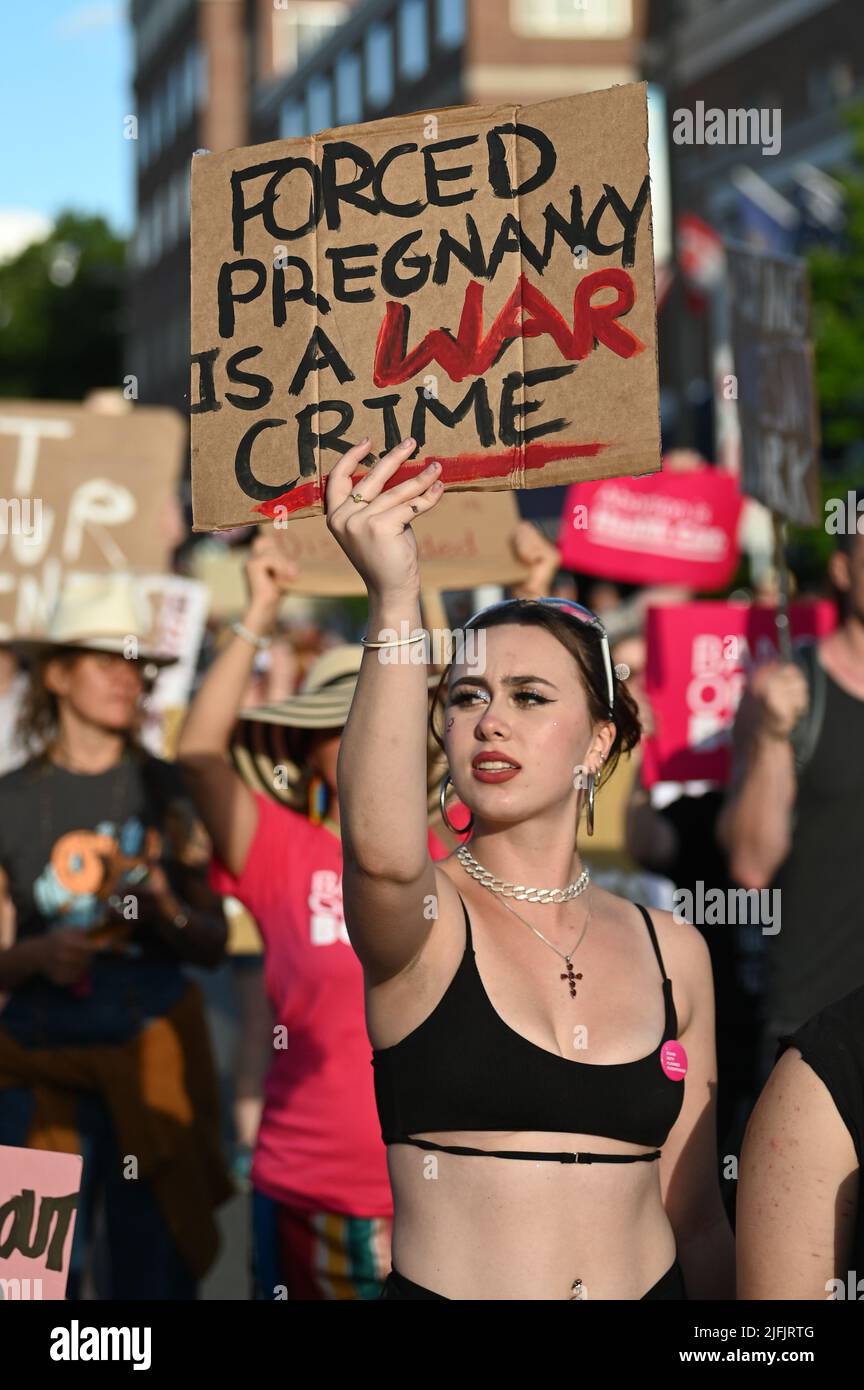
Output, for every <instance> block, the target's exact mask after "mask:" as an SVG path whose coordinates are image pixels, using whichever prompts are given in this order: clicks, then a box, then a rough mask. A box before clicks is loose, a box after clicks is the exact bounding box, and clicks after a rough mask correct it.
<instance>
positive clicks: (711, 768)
mask: <svg viewBox="0 0 864 1390" xmlns="http://www.w3.org/2000/svg"><path fill="white" fill-rule="evenodd" d="M789 619H790V624H791V629H792V637H793V646H794V645H795V640H796V639H797V640H798V641H799V642H800V641H801V640H807V639H808V638H812V637H824V636H826V635H827V633H829V632H831V631H832V630H833V628H834V627H835V625H836V621H837V616H836V610H835V608H834V605H833V604H832V603H829V602H828V601H827V600H825V599H819V600H818V601H816V602H812V603H793V604H791V605H790V608H789ZM646 637H647V642H648V664H647V667H646V670H645V690H646V694H647V695H648V698H649V699H650V701H651V708H652V711H653V715H654V733H653V735H651V736H650V737H649V738H646V739H645V741H644V744H643V754H642V780H643V782H644V784H645V786H647V787H650V786H653V785H654V783H655V782H688V781H703V780H704V781H709V782H717V783H719V784H721V785H722V784H724V783H725V782H726V781H727V779H728V776H729V761H730V744H731V735H732V725H733V723H734V721H735V713H736V710H737V709H738V704H739V701H740V699H741V695H742V693H743V690H744V686H745V685H746V682H747V676H748V674H749V672H750V670H751V669H752V667H753V666H754V665H756V664H757V663H760V662H762V661H765V660H770V659H772V658H775V659H776V657H777V655H778V651H777V632H776V625H775V610H774V609H773V608H757V607H754V606H753V605H752V604H747V603H682V604H672V605H670V606H669V607H666V608H649V609H648V614H647V623H646Z"/></svg>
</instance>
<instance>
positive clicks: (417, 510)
mask: <svg viewBox="0 0 864 1390" xmlns="http://www.w3.org/2000/svg"><path fill="white" fill-rule="evenodd" d="M411 510H412V512H413V513H414V515H415V516H416V515H417V513H418V512H419V510H420V508H419V507H418V506H417V503H416V502H412V503H411Z"/></svg>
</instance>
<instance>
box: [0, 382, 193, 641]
mask: <svg viewBox="0 0 864 1390" xmlns="http://www.w3.org/2000/svg"><path fill="white" fill-rule="evenodd" d="M183 448H184V430H183V421H182V419H181V417H180V416H179V415H178V414H177V413H176V412H175V411H173V410H162V409H156V408H153V407H148V406H136V407H134V408H133V409H131V410H129V411H128V412H127V413H125V414H119V415H110V414H102V413H100V412H98V411H96V410H94V409H91V408H89V407H87V406H80V405H75V404H73V403H72V402H69V403H67V402H57V403H55V402H46V401H13V400H4V401H0V509H2V510H0V640H4V639H6V638H10V637H12V636H17V637H26V636H29V635H30V634H31V633H38V632H40V631H41V630H43V629H44V627H45V624H46V622H47V619H48V616H49V614H50V613H51V611H52V610H53V608H54V606H55V604H56V602H57V598H58V596H59V594H60V591H61V589H62V587H63V584H64V581H65V579H66V577H67V576H68V575H69V574H70V572H80V573H90V572H93V571H100V570H132V569H148V570H161V569H165V568H166V567H167V565H168V562H169V560H170V557H171V552H172V549H173V547H174V546H175V545H176V544H177V537H176V535H174V534H172V530H171V524H170V518H169V516H168V511H169V509H170V506H171V503H172V500H173V497H174V493H175V491H176V486H177V480H178V475H179V471H180V467H181V463H182V457H183Z"/></svg>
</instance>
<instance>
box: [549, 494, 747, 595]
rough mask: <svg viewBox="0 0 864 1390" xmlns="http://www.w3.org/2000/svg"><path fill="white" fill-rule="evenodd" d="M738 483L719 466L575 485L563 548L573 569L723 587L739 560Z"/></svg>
mask: <svg viewBox="0 0 864 1390" xmlns="http://www.w3.org/2000/svg"><path fill="white" fill-rule="evenodd" d="M740 512H741V493H740V491H739V489H738V481H737V479H736V478H735V477H733V476H732V475H731V474H730V473H726V472H724V471H721V470H720V469H717V468H709V467H707V466H706V467H703V468H695V469H693V470H691V471H690V472H686V473H678V472H667V471H664V472H662V473H654V474H651V475H649V476H648V477H645V478H606V479H604V480H603V481H601V482H597V483H574V484H573V486H572V487H570V488H568V489H567V495H566V498H565V501H564V507H563V510H562V512H561V527H560V531H559V534H558V548H559V550H560V551H561V563H562V564H563V565H565V566H567V567H568V568H570V569H574V570H582V571H583V572H584V573H586V574H596V575H598V576H599V577H600V578H602V579H617V580H620V581H621V582H622V583H624V584H686V585H688V586H689V587H690V588H692V589H696V590H698V591H700V592H706V591H707V592H710V591H711V590H714V589H722V588H724V587H725V586H726V585H727V584H728V583H729V582H730V580H731V579H732V576H733V575H734V573H735V569H736V567H737V564H738V555H739V550H738V543H737V534H738V518H739V515H740Z"/></svg>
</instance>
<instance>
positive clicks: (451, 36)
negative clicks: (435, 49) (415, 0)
mask: <svg viewBox="0 0 864 1390" xmlns="http://www.w3.org/2000/svg"><path fill="white" fill-rule="evenodd" d="M465 29H466V20H465V0H435V32H436V35H437V39H438V43H439V44H440V45H441V47H442V48H458V47H459V45H460V44H462V43H464V42H465Z"/></svg>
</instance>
